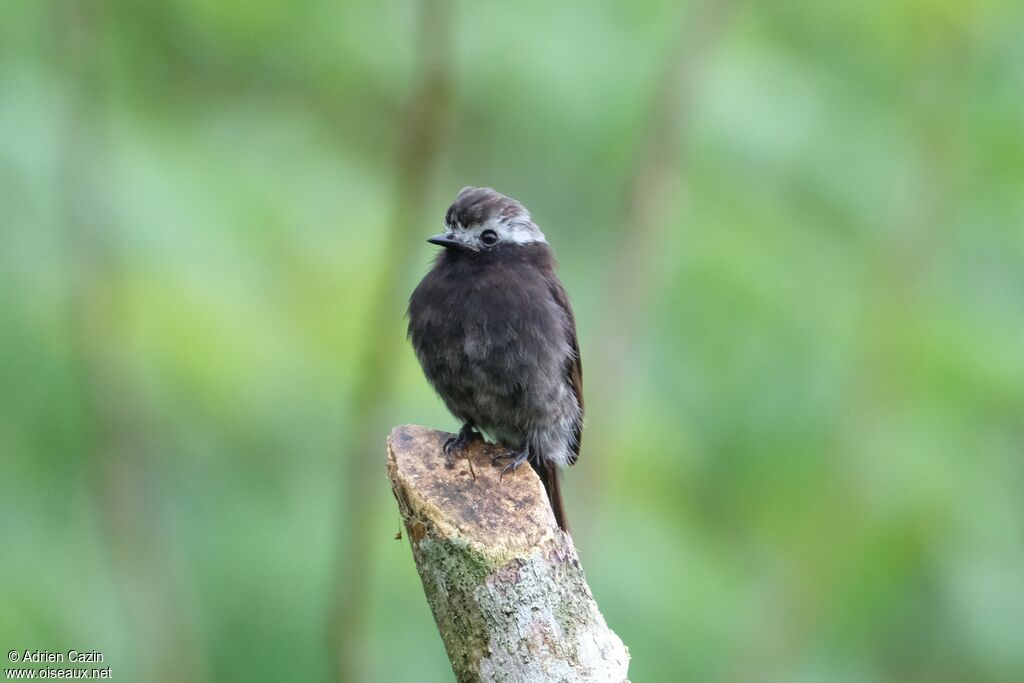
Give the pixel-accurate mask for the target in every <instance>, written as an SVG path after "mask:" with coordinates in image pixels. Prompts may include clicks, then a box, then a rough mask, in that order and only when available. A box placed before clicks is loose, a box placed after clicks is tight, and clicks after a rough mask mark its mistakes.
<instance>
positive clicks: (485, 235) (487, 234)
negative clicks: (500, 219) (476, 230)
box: [480, 230, 498, 247]
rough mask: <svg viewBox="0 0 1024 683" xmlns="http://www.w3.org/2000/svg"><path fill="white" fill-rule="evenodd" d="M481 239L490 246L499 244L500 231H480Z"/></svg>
mask: <svg viewBox="0 0 1024 683" xmlns="http://www.w3.org/2000/svg"><path fill="white" fill-rule="evenodd" d="M480 241H481V242H483V243H484V244H485V245H486V246H488V247H490V246H492V245H494V244H497V243H498V233H496V232H494V231H493V230H484V231H483V232H482V233H480Z"/></svg>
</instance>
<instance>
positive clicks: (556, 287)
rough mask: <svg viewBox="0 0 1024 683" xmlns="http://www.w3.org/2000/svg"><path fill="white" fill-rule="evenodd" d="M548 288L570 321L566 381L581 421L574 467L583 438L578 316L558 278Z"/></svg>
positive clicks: (576, 433) (575, 437)
mask: <svg viewBox="0 0 1024 683" xmlns="http://www.w3.org/2000/svg"><path fill="white" fill-rule="evenodd" d="M548 287H549V289H550V291H551V296H552V298H554V300H555V303H557V304H558V305H559V306H561V307H562V310H564V311H565V315H566V318H567V319H568V321H569V329H568V334H569V346H570V347H571V348H572V356H571V357H569V358H568V359H567V360H566V363H565V380H566V381H567V382H568V383H569V388H571V389H572V393H574V394H575V395H576V402H577V403H578V404H579V406H580V421H579V422H578V423H577V424H576V428H575V429H574V430H573V443H572V455H571V456H570V457H569V464H570V465H572V464H574V463H575V462H576V459H577V458H579V455H580V442H581V440H582V438H583V363H582V361H581V360H580V344H579V340H578V339H577V338H576V316H575V315H574V314H573V312H572V302H570V301H569V294H568V293H567V292H566V291H565V287H563V286H562V283H561V282H560V281H559V280H558V278H556V277H551V278H549V279H548Z"/></svg>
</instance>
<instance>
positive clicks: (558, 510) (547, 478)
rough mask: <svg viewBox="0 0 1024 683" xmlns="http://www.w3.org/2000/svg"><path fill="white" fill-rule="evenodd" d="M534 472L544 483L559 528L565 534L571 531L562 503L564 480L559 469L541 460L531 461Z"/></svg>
mask: <svg viewBox="0 0 1024 683" xmlns="http://www.w3.org/2000/svg"><path fill="white" fill-rule="evenodd" d="M530 464H531V465H533V469H534V471H535V472H536V473H537V476H538V477H540V480H541V481H542V482H544V490H545V491H547V494H548V502H550V503H551V511H552V512H553V513H555V521H556V522H558V527H559V528H560V529H561V530H562V531H565V532H568V531H569V521H568V520H567V519H566V518H565V505H563V503H562V479H561V477H560V476H559V475H560V474H561V472H559V470H558V467H556V466H554V465H550V464H548V463H545V462H543V461H542V460H540V459H539V458H538V459H537V460H536V461H535V460H533V459H531V460H530Z"/></svg>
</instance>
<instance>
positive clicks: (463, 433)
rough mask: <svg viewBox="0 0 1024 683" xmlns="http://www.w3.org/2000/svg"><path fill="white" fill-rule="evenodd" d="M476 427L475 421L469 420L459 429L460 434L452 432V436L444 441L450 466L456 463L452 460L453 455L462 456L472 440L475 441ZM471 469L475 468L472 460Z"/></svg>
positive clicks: (445, 453)
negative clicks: (474, 425)
mask: <svg viewBox="0 0 1024 683" xmlns="http://www.w3.org/2000/svg"><path fill="white" fill-rule="evenodd" d="M474 429H475V428H474V427H473V423H472V422H467V423H466V424H464V425H462V428H461V429H460V430H459V433H458V434H452V435H451V436H449V437H448V440H447V441H445V442H444V457H445V460H447V461H448V467H454V466H455V464H454V463H453V462H452V456H453V455H454V456H460V455H462V454H463V453H465V452H466V448H468V447H469V444H470V442H471V441H473V438H474V437H475V436H477V433H476V431H474ZM468 457H469V456H467V459H468ZM469 469H470V471H472V469H473V463H472V461H470V463H469ZM475 475H476V473H475V472H474V476H475Z"/></svg>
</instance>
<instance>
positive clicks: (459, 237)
mask: <svg viewBox="0 0 1024 683" xmlns="http://www.w3.org/2000/svg"><path fill="white" fill-rule="evenodd" d="M444 227H445V231H444V232H443V233H441V234H440V235H434V236H433V237H431V238H430V239H428V240H427V241H428V242H430V243H431V244H437V245H440V246H442V247H445V248H446V249H465V250H470V251H475V252H481V251H489V250H491V249H497V248H499V247H501V246H503V245H524V244H533V243H536V242H540V243H545V244H546V243H547V240H545V239H544V233H542V232H541V231H540V228H538V227H537V225H536V224H535V223H534V222H533V221H532V220H531V219H530V212H529V211H527V210H526V207H525V206H523V205H522V204H520V203H519V202H517V201H516V200H514V199H512V198H511V197H506V196H505V195H503V194H501V193H500V192H496V191H494V190H492V189H491V188H489V187H464V188H462V190H461V191H460V192H459V194H458V196H456V197H455V201H454V202H452V205H451V206H450V207H448V212H447V213H446V214H445V217H444Z"/></svg>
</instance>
